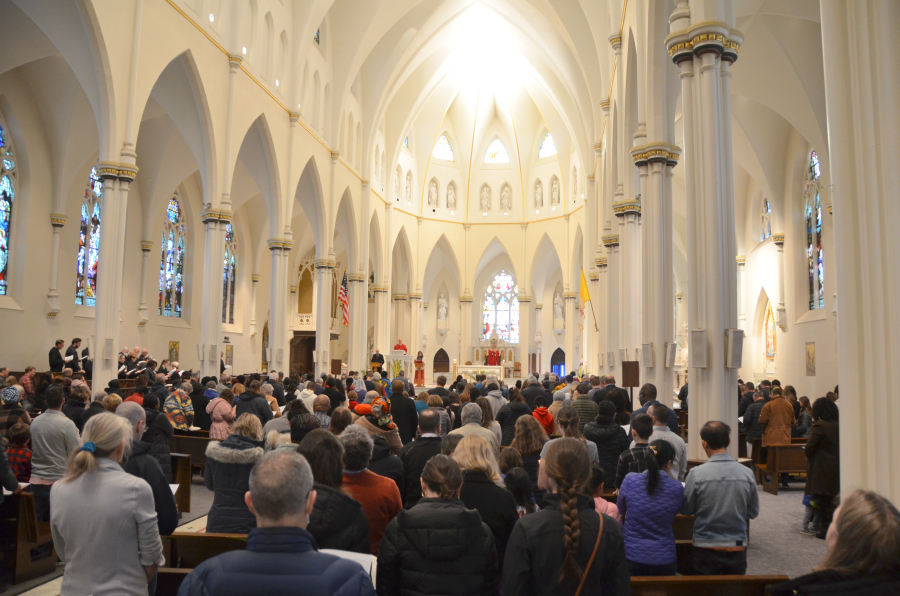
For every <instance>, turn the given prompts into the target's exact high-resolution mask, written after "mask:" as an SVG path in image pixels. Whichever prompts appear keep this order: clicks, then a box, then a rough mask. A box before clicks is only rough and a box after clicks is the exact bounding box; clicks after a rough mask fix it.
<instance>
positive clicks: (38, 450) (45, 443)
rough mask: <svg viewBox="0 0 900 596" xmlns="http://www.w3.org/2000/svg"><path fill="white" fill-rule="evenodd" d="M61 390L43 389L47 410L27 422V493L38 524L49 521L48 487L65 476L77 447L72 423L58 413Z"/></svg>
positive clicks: (54, 386) (76, 438)
mask: <svg viewBox="0 0 900 596" xmlns="http://www.w3.org/2000/svg"><path fill="white" fill-rule="evenodd" d="M64 400H65V394H64V393H63V390H62V387H60V386H59V385H52V386H51V387H50V388H49V389H48V390H47V409H46V410H45V411H44V413H43V414H41V415H40V416H38V417H37V418H35V419H34V422H32V423H31V429H30V430H31V451H32V456H31V492H32V493H33V494H34V508H35V513H37V518H38V521H45V522H48V521H50V488H51V487H52V486H53V483H54V482H56V481H57V480H60V479H62V477H63V476H64V475H65V473H66V465H67V464H68V462H69V456H70V455H72V453H74V452H75V451H77V450H78V448H79V447H80V446H81V439H80V438H79V437H78V429H77V428H76V427H75V423H74V422H72V421H71V420H69V419H68V418H67V417H66V415H65V414H63V413H62V405H63V401H64Z"/></svg>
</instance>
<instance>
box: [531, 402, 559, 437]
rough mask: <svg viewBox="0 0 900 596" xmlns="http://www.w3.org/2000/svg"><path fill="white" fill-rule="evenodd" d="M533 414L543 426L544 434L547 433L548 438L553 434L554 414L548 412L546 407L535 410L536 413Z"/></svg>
mask: <svg viewBox="0 0 900 596" xmlns="http://www.w3.org/2000/svg"><path fill="white" fill-rule="evenodd" d="M531 414H532V416H534V417H535V419H536V420H537V421H538V422H540V423H541V426H542V427H543V428H544V432H545V433H547V436H548V437H549V436H550V435H552V434H553V429H554V428H555V426H554V424H555V423H554V420H553V414H551V413H550V410H548V409H547V408H545V407H544V406H541V407H540V408H535V409H534V412H532V413H531Z"/></svg>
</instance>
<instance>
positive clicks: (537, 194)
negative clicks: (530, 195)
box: [534, 180, 544, 209]
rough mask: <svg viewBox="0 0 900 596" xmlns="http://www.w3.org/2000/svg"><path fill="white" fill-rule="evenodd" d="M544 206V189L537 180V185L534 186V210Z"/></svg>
mask: <svg viewBox="0 0 900 596" xmlns="http://www.w3.org/2000/svg"><path fill="white" fill-rule="evenodd" d="M543 206H544V187H543V185H542V184H541V181H540V180H538V182H537V184H536V185H535V186H534V208H535V209H540V208H541V207H543Z"/></svg>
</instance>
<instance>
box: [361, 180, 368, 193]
mask: <svg viewBox="0 0 900 596" xmlns="http://www.w3.org/2000/svg"><path fill="white" fill-rule="evenodd" d="M360 182H361V183H362V187H363V191H364V192H365V190H366V189H368V188H369V186H370V185H369V181H368V180H361V181H360Z"/></svg>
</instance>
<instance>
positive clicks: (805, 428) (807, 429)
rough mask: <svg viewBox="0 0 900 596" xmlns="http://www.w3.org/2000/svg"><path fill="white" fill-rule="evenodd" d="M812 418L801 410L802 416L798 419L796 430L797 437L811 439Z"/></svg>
mask: <svg viewBox="0 0 900 596" xmlns="http://www.w3.org/2000/svg"><path fill="white" fill-rule="evenodd" d="M812 424H813V421H812V416H811V415H809V414H807V413H806V412H804V411H803V410H800V416H798V417H797V427H796V428H795V432H794V434H795V436H797V437H806V438H809V434H810V433H811V432H812Z"/></svg>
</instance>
